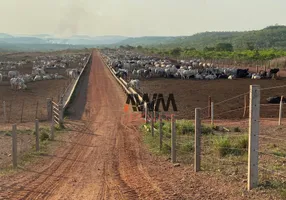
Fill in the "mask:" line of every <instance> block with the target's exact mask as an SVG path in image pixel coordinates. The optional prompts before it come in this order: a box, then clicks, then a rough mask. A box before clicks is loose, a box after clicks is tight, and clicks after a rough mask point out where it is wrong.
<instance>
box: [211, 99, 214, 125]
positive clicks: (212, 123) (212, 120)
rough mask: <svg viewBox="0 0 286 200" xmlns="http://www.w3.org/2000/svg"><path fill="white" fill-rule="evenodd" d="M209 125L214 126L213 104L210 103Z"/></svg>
mask: <svg viewBox="0 0 286 200" xmlns="http://www.w3.org/2000/svg"><path fill="white" fill-rule="evenodd" d="M211 125H212V126H213V125H214V102H211Z"/></svg>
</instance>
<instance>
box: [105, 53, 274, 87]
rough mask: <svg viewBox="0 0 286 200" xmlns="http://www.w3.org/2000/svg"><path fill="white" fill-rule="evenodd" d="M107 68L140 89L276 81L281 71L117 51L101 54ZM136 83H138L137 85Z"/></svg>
mask: <svg viewBox="0 0 286 200" xmlns="http://www.w3.org/2000/svg"><path fill="white" fill-rule="evenodd" d="M101 52H102V53H103V56H104V57H105V58H106V60H107V62H108V64H109V65H110V66H112V68H113V69H114V70H115V71H116V75H117V76H118V77H121V78H123V79H124V80H126V81H130V80H131V81H130V82H129V83H130V84H131V85H133V86H135V87H137V88H136V89H139V88H138V87H139V80H140V79H148V78H152V77H164V78H181V79H191V78H193V79H200V80H203V79H205V80H214V79H236V78H251V79H270V78H276V74H277V72H278V71H279V69H276V68H275V69H270V70H269V71H268V72H267V71H264V70H261V71H260V72H259V73H250V72H249V70H248V69H239V68H236V67H232V68H225V67H220V66H219V65H217V64H214V63H205V62H203V61H201V60H200V59H191V60H171V59H162V58H157V57H152V56H145V55H142V54H138V53H136V52H132V51H127V50H122V49H117V50H114V49H113V50H111V49H104V50H102V51H101ZM134 80H136V81H134Z"/></svg>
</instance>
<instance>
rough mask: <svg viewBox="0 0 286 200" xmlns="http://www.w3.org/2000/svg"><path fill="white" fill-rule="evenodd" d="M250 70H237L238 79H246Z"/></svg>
mask: <svg viewBox="0 0 286 200" xmlns="http://www.w3.org/2000/svg"><path fill="white" fill-rule="evenodd" d="M248 70H249V69H237V71H236V77H237V78H245V77H247V75H248Z"/></svg>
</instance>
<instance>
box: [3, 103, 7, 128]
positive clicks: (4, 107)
mask: <svg viewBox="0 0 286 200" xmlns="http://www.w3.org/2000/svg"><path fill="white" fill-rule="evenodd" d="M3 115H4V123H6V122H7V112H6V101H3Z"/></svg>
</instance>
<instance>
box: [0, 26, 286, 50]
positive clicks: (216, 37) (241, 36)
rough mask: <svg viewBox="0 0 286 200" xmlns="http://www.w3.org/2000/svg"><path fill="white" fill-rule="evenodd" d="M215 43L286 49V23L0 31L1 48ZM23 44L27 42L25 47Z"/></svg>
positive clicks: (243, 46) (235, 47)
mask: <svg viewBox="0 0 286 200" xmlns="http://www.w3.org/2000/svg"><path fill="white" fill-rule="evenodd" d="M218 43H231V44H232V45H233V47H234V49H250V48H252V49H254V48H256V49H268V48H276V49H285V50H286V26H279V25H275V26H269V27H266V28H264V29H262V30H254V31H244V32H242V31H241V32H235V31H234V32H223V31H221V32H204V33H197V34H194V35H191V36H176V37H165V36H145V37H125V36H118V35H110V36H96V37H92V36H88V35H74V36H72V37H68V38H58V37H54V36H51V35H49V34H36V35H10V34H6V33H0V49H3V48H13V49H14V48H17V47H19V48H21V49H27V50H28V49H31V48H32V49H33V48H34V47H36V48H37V49H39V48H41V47H43V49H46V47H48V48H50V47H52V46H51V45H55V44H57V46H55V48H59V47H60V48H61V47H70V46H77V47H80V46H82V47H85V46H86V47H119V46H126V45H130V46H139V45H141V46H147V47H152V46H156V47H162V48H174V47H182V48H196V49H198V50H201V49H204V48H205V47H214V46H216V45H217V44H218ZM25 44H26V45H27V46H26V47H25Z"/></svg>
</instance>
